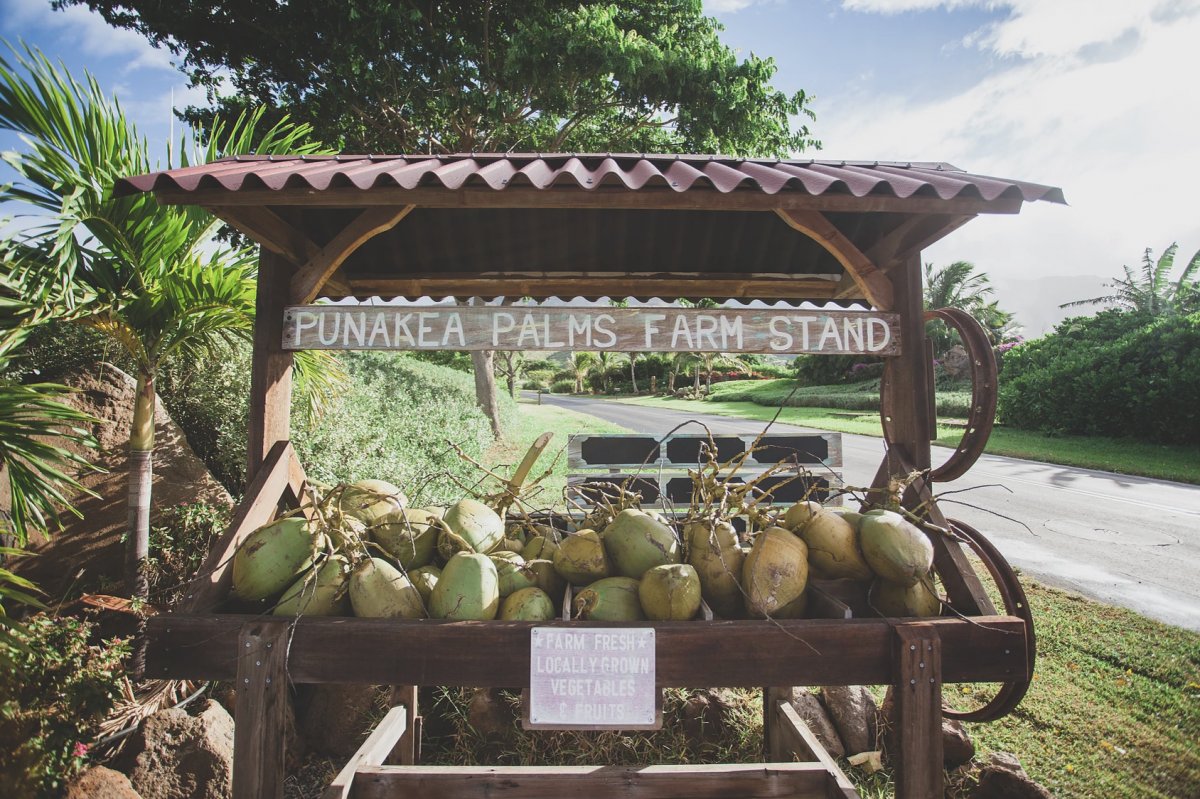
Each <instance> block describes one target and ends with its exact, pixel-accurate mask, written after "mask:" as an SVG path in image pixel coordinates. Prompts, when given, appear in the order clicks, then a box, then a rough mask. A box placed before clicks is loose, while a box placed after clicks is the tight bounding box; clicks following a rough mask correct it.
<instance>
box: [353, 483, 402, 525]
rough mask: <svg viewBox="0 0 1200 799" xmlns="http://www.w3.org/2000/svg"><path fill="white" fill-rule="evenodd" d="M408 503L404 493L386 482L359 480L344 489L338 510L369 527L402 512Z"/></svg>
mask: <svg viewBox="0 0 1200 799" xmlns="http://www.w3.org/2000/svg"><path fill="white" fill-rule="evenodd" d="M407 503H408V500H407V498H406V497H405V496H404V492H403V491H401V490H400V489H399V488H398V487H396V486H394V485H392V484H391V483H389V482H388V481H386V480H359V481H358V482H357V483H351V484H350V485H348V486H346V487H345V488H344V489H342V494H341V496H339V497H338V509H339V510H341V512H342V513H343V514H345V515H346V516H353V517H354V518H356V519H360V520H361V521H363V522H364V523H366V525H367V526H368V527H370V526H371V525H373V524H375V522H377V521H378V520H379V517H381V516H384V515H386V514H388V513H391V512H392V511H395V510H400V509H401V508H403V507H404V506H405V505H406V504H407Z"/></svg>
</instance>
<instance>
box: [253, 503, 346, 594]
mask: <svg viewBox="0 0 1200 799" xmlns="http://www.w3.org/2000/svg"><path fill="white" fill-rule="evenodd" d="M324 543H325V537H324V535H323V534H320V533H314V532H313V530H312V528H311V527H309V524H308V520H307V519H305V518H304V517H303V516H288V517H286V518H283V519H279V520H278V521H274V522H271V523H270V524H267V525H264V526H262V527H260V528H258V529H257V530H255V531H254V532H252V533H251V534H250V535H248V536H246V540H245V541H243V542H242V543H241V545H240V546H239V547H238V549H237V552H235V553H234V555H233V587H232V593H233V596H234V597H235V598H237V599H243V600H247V601H251V602H253V601H257V600H260V599H266V598H267V597H271V596H275V595H276V594H278V593H279V592H280V591H283V590H284V589H285V588H287V587H288V586H289V585H291V584H292V583H294V582H295V581H296V579H297V578H298V577H300V576H301V575H302V574H304V572H306V571H308V569H309V567H310V566H312V562H313V557H314V556H315V555H316V553H317V551H318V550H319V549H322V548H323V547H324Z"/></svg>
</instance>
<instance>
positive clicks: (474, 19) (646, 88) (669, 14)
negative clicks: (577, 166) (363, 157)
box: [55, 0, 818, 429]
mask: <svg viewBox="0 0 1200 799" xmlns="http://www.w3.org/2000/svg"><path fill="white" fill-rule="evenodd" d="M55 5H56V6H57V7H60V8H61V7H64V6H69V5H86V6H88V7H89V8H91V9H93V10H95V11H98V12H99V13H100V14H101V15H102V16H103V17H104V18H105V19H106V20H107V21H108V22H110V23H112V24H114V25H116V26H118V27H123V28H130V29H133V30H136V31H138V32H139V33H142V34H143V35H145V36H147V37H148V38H149V39H150V41H152V42H154V43H155V44H159V45H164V46H166V47H167V48H169V49H170V50H171V52H173V53H174V54H175V55H177V56H181V57H182V59H183V61H182V68H183V69H184V71H185V72H187V74H188V75H189V76H190V77H191V80H192V82H193V83H194V84H196V85H200V86H204V87H205V88H206V89H207V90H208V92H209V100H210V102H211V104H212V107H211V108H207V109H199V108H192V109H189V111H188V112H187V115H186V116H187V118H188V119H189V120H191V121H193V122H201V123H207V122H208V120H210V119H211V118H212V116H213V114H214V113H216V112H224V113H226V114H228V113H230V112H236V111H238V110H240V109H244V108H246V107H248V106H252V105H258V104H262V105H266V106H269V107H271V108H273V109H276V110H277V113H279V114H284V113H287V114H290V115H291V116H292V117H293V118H295V119H297V120H300V121H303V122H307V123H309V124H310V125H312V127H313V129H314V131H315V133H316V135H317V136H318V137H320V138H321V139H323V140H324V141H328V142H335V143H336V144H337V145H338V146H339V147H340V148H342V149H345V150H349V151H358V152H376V153H378V152H401V153H451V152H470V151H476V150H479V151H506V150H507V151H511V150H523V151H527V152H528V151H534V152H554V151H567V152H584V151H599V152H608V151H613V152H700V153H706V152H712V153H716V152H723V153H729V154H732V155H741V156H754V155H764V156H784V155H786V154H788V153H791V152H796V151H800V150H804V149H806V148H808V147H812V146H818V142H816V140H815V139H814V138H813V137H812V134H811V133H810V131H809V129H808V126H807V120H809V119H811V118H812V117H813V115H812V112H811V110H810V108H809V98H808V96H807V95H806V94H805V93H804V92H802V91H800V92H796V93H794V94H790V95H789V94H785V93H784V92H781V91H778V90H776V89H775V88H773V87H772V86H771V84H770V81H771V79H772V77H773V76H774V74H775V69H776V67H775V63H774V61H773V60H772V59H770V58H765V59H764V58H759V57H757V56H755V55H753V54H751V55H749V56H748V57H746V58H744V59H742V58H739V57H738V55H737V54H736V53H735V52H734V51H733V50H732V49H731V48H729V47H728V46H726V45H725V44H723V43H722V42H721V40H720V32H721V30H722V27H721V25H720V24H719V23H717V21H716V20H714V19H712V18H708V17H705V16H704V15H703V11H702V4H701V2H700V0H631V1H630V2H623V3H610V2H597V0H525V2H511V1H510V2H495V1H494V0H487V1H486V2H449V1H446V2H429V3H411V2H404V3H399V2H393V0H312V1H311V2H305V3H261V2H253V0H232V2H231V1H230V0H179V1H178V2H172V3H164V2H162V0H55ZM226 82H227V84H228V86H229V88H230V89H231V90H232V91H231V92H230V93H229V94H225V95H223V94H222V93H221V91H222V87H223V86H224V85H225V84H226ZM795 119H799V120H800V124H798V125H795V126H794V125H793V120H795ZM472 363H473V365H474V368H475V371H476V375H477V381H476V384H477V386H478V391H479V395H478V400H479V403H480V405H481V406H482V407H484V408H485V410H490V411H491V412H493V426H494V427H497V429H498V426H499V421H498V419H497V418H496V417H495V414H494V411H495V408H496V407H497V406H496V402H495V396H494V392H495V385H494V381H493V380H491V379H490V376H491V369H492V364H491V356H490V355H489V354H487V353H483V352H480V353H472ZM489 392H490V394H489Z"/></svg>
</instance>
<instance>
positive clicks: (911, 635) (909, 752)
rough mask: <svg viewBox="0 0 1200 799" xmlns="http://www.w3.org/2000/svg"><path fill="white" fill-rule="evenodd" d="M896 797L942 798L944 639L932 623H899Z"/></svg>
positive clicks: (896, 695) (914, 798) (896, 687)
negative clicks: (942, 640) (942, 639)
mask: <svg viewBox="0 0 1200 799" xmlns="http://www.w3.org/2000/svg"><path fill="white" fill-rule="evenodd" d="M895 664H896V671H897V672H898V673H899V681H898V682H897V684H896V686H895V702H896V738H897V740H898V742H899V747H898V748H899V750H900V751H899V753H898V755H899V757H898V758H897V762H896V799H942V796H943V792H944V788H943V779H942V773H943V766H942V760H943V753H942V642H941V638H939V637H938V634H937V630H936V629H935V628H934V627H933V626H932V625H930V624H927V623H924V622H916V623H909V624H900V625H898V626H897V627H896V640H895Z"/></svg>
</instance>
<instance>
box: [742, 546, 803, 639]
mask: <svg viewBox="0 0 1200 799" xmlns="http://www.w3.org/2000/svg"><path fill="white" fill-rule="evenodd" d="M807 585H808V546H807V545H806V544H805V543H804V542H803V541H802V540H801V539H799V538H797V537H796V536H795V535H793V534H792V533H791V532H789V531H787V530H785V529H783V528H782V527H768V528H767V529H766V530H763V531H762V532H761V533H759V534H758V535H757V536H756V537H755V539H754V545H753V546H752V547H751V548H750V554H748V555H747V556H746V560H745V562H744V563H743V564H742V586H743V587H744V588H745V590H746V610H748V611H749V612H750V614H751V615H754V616H760V617H761V616H772V617H774V618H781V619H791V618H798V617H800V616H801V615H803V613H804V607H805V604H806V603H805V593H804V589H805V588H806V587H807Z"/></svg>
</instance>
